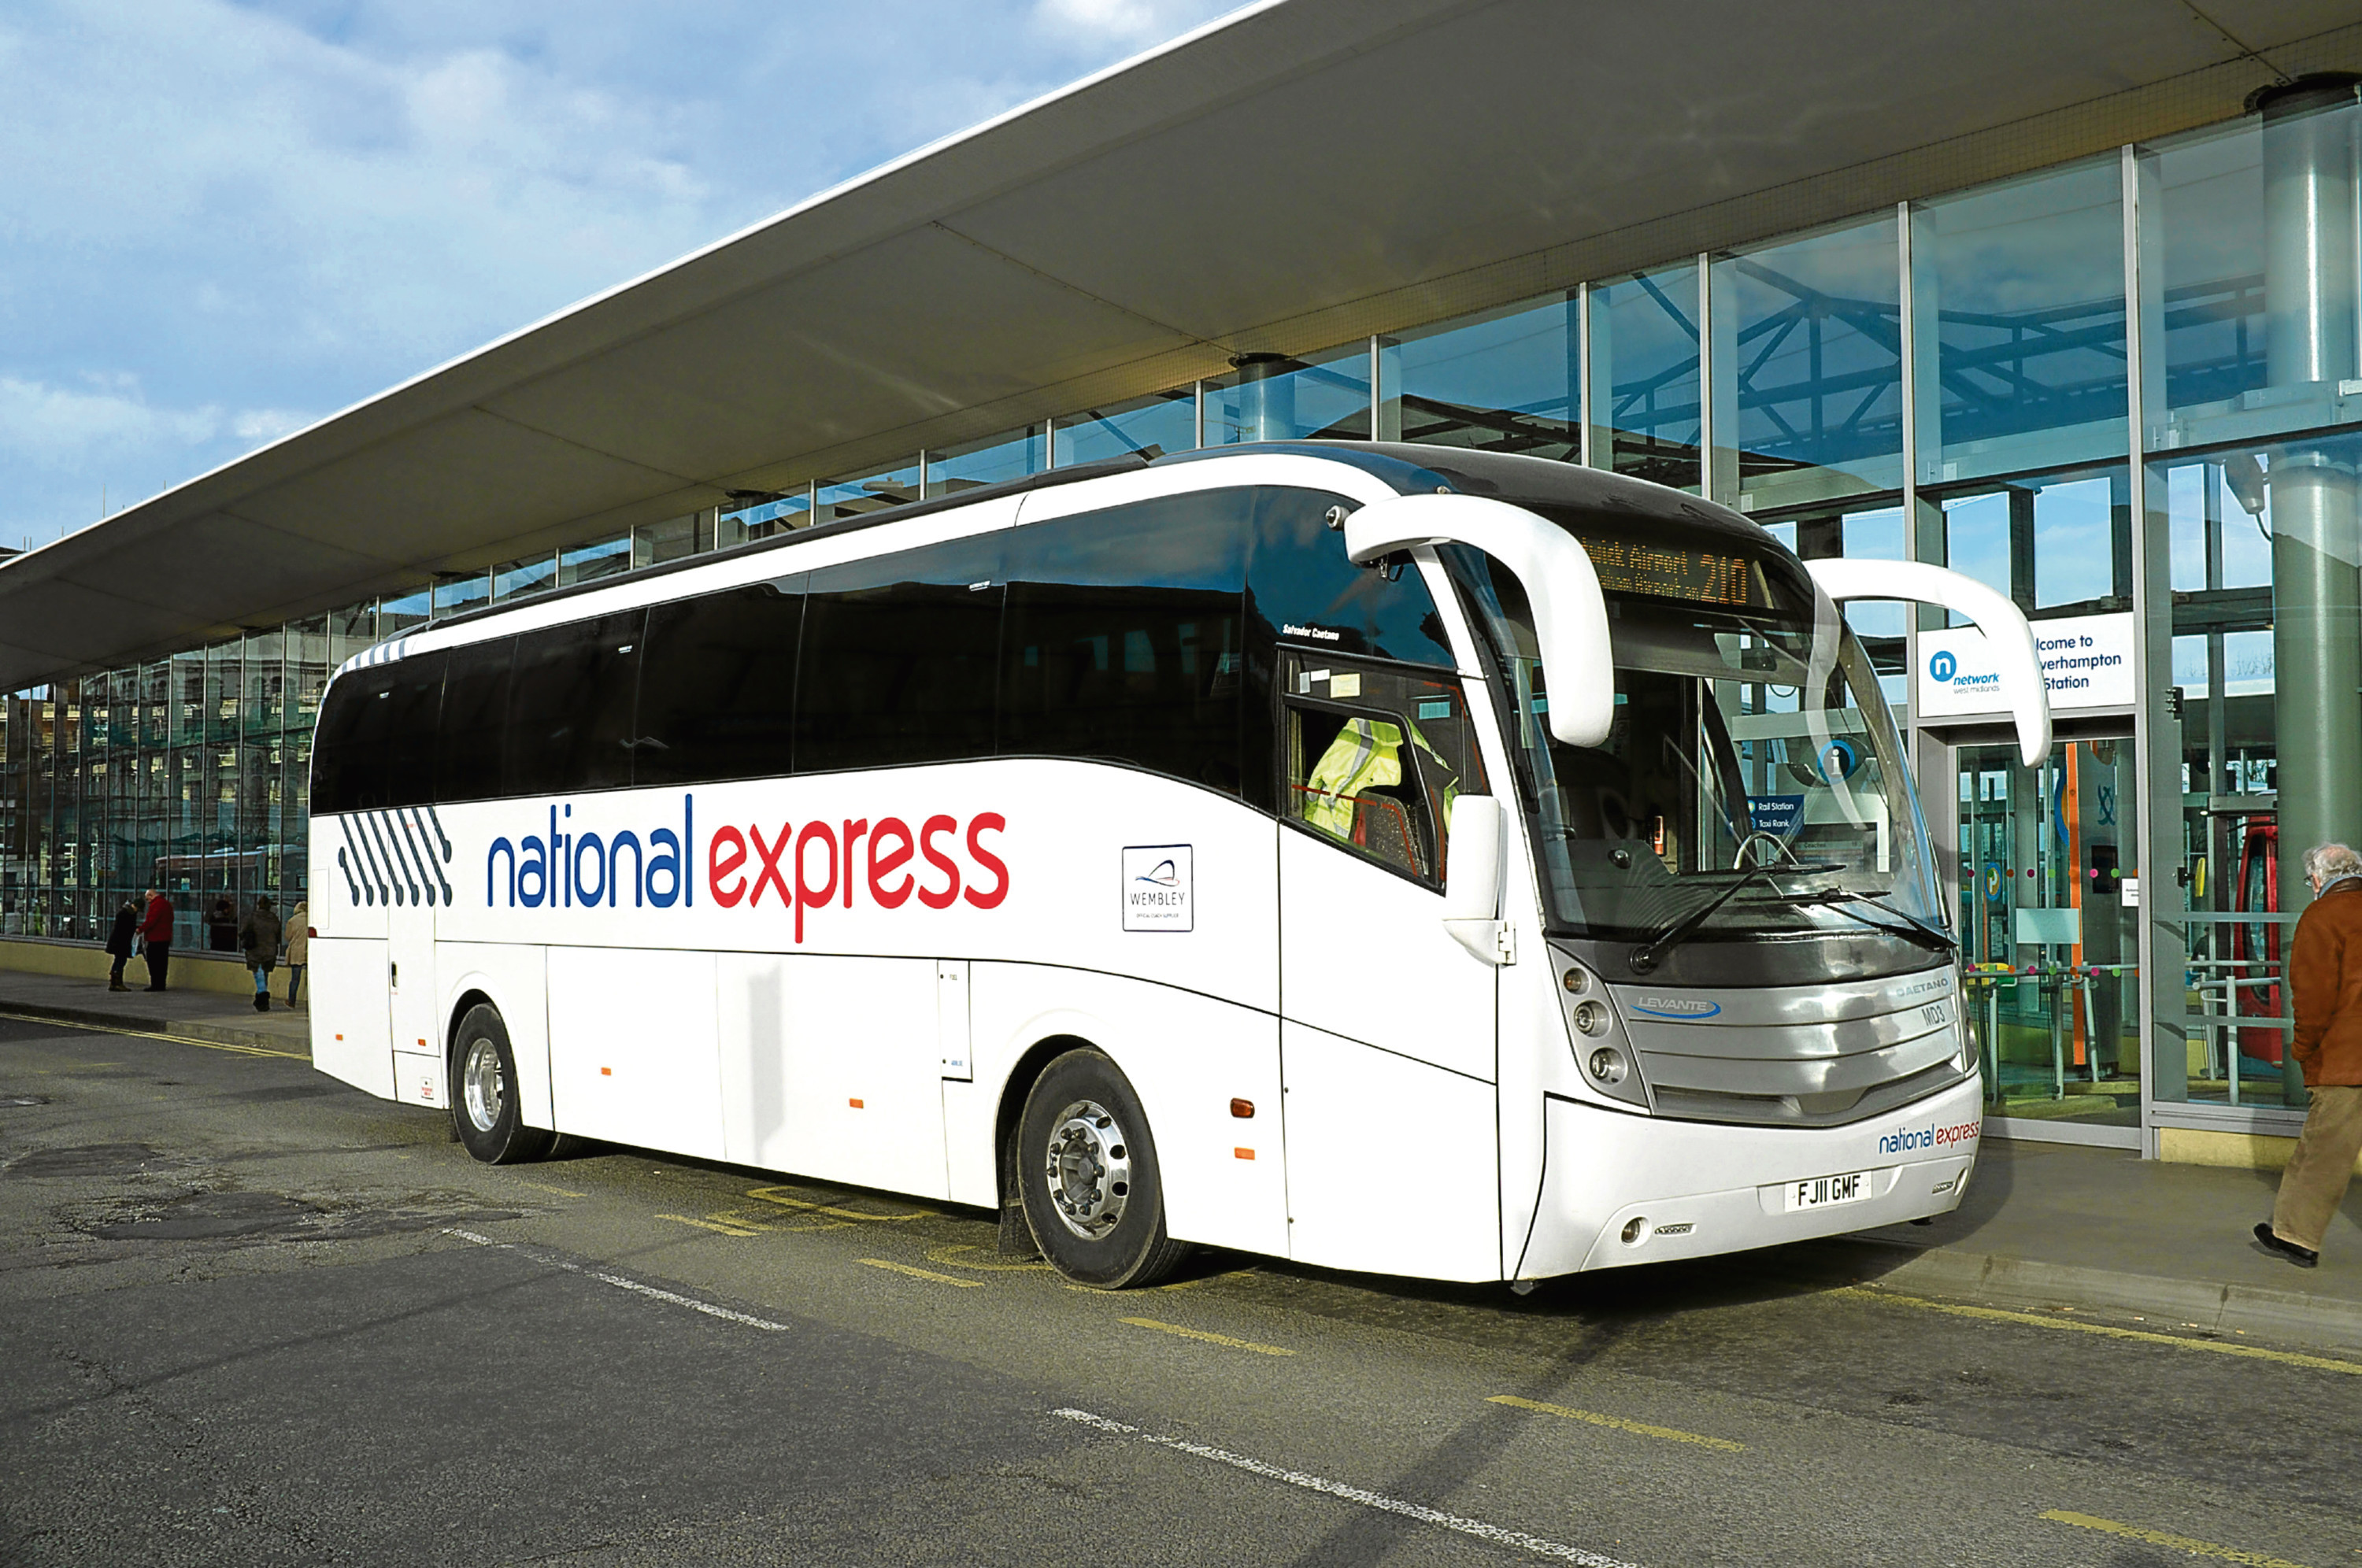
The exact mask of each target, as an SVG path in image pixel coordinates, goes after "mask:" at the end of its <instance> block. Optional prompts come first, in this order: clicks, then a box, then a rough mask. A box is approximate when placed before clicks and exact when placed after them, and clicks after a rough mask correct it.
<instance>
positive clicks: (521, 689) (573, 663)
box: [501, 610, 646, 795]
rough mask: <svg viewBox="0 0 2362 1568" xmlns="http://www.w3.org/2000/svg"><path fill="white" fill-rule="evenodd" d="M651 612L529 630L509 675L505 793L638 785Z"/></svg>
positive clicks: (503, 774) (503, 775)
mask: <svg viewBox="0 0 2362 1568" xmlns="http://www.w3.org/2000/svg"><path fill="white" fill-rule="evenodd" d="M645 621H646V614H645V613H643V612H641V611H638V610H626V611H623V612H620V613H616V614H613V615H602V616H600V617H599V618H598V619H596V620H591V621H576V622H573V623H571V624H567V625H563V626H550V627H546V628H545V629H543V630H541V631H538V632H525V633H522V634H520V635H519V636H518V637H517V640H516V659H515V664H514V666H513V670H512V673H511V675H510V677H509V718H508V734H507V737H506V745H505V746H504V747H503V751H504V755H505V758H506V760H505V761H504V763H503V765H502V769H501V779H502V784H501V792H502V794H506V795H554V794H559V793H562V792H564V791H567V790H603V789H613V788H616V787H618V786H622V785H627V784H629V783H631V781H632V746H631V744H630V743H631V741H632V740H633V739H634V738H635V737H634V736H633V734H632V703H633V701H634V700H635V698H636V696H637V695H638V689H639V673H640V661H639V645H640V640H641V634H642V630H643V623H644V622H645Z"/></svg>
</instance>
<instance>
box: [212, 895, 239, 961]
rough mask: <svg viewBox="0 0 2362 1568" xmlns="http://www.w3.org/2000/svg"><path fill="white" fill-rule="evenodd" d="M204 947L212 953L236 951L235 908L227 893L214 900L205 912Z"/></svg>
mask: <svg viewBox="0 0 2362 1568" xmlns="http://www.w3.org/2000/svg"><path fill="white" fill-rule="evenodd" d="M205 947H206V949H207V950H208V951H210V952H214V953H235V952H237V905H236V904H234V903H232V902H231V901H230V897H229V895H228V894H227V893H224V894H223V895H222V896H221V897H220V898H218V899H215V900H214V907H213V908H211V909H209V910H207V911H205Z"/></svg>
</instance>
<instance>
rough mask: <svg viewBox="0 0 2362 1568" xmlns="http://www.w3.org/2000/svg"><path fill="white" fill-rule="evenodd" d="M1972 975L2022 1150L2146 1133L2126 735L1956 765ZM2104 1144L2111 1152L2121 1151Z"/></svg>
mask: <svg viewBox="0 0 2362 1568" xmlns="http://www.w3.org/2000/svg"><path fill="white" fill-rule="evenodd" d="M1953 756H1954V760H1955V764H1956V772H1957V780H1958V794H1957V797H1956V804H1957V809H1958V812H1959V815H1958V818H1957V832H1958V835H1959V839H1958V846H1959V874H1958V878H1957V882H1958V886H1957V888H1956V890H1955V891H1956V896H1957V897H1958V899H1959V904H1958V909H1959V934H1960V944H1961V945H1960V965H1961V968H1962V971H1963V977H1964V980H1965V990H1966V999H1967V1003H1968V1007H1967V1011H1968V1014H1969V1027H1970V1035H1971V1037H1972V1038H1973V1039H1974V1040H1975V1042H1976V1044H1977V1049H1978V1052H1979V1055H1980V1056H1981V1059H1982V1061H1983V1064H1984V1088H1985V1114H1986V1115H1988V1116H1997V1117H2004V1118H2007V1119H2009V1120H2011V1121H2014V1122H2022V1123H2024V1124H2025V1125H2020V1126H2013V1127H2011V1128H2010V1129H2009V1130H2008V1131H2009V1132H2010V1133H2011V1135H2012V1136H2019V1137H2041V1136H2042V1135H2043V1134H2044V1132H2045V1131H2046V1129H2048V1130H2055V1131H2056V1133H2057V1135H2058V1136H2060V1137H2062V1138H2070V1139H2075V1140H2076V1141H2091V1140H2090V1139H2089V1138H2088V1136H2087V1134H2085V1133H2082V1132H2077V1131H2070V1129H2076V1130H2090V1129H2102V1128H2107V1129H2123V1130H2125V1133H2126V1134H2127V1135H2128V1138H2130V1137H2136V1136H2137V1133H2138V1129H2139V1127H2140V1102H2141V1085H2140V1074H2141V1051H2140V1020H2141V1017H2142V1013H2141V999H2140V972H2139V966H2138V962H2137V959H2138V954H2139V947H2138V938H2137V934H2136V933H2137V930H2138V922H2139V920H2140V907H2139V904H2140V880H2139V869H2138V862H2137V858H2136V857H2137V856H2138V854H2139V848H2138V846H2139V842H2140V840H2139V834H2138V832H2137V824H2136V823H2135V821H2134V801H2135V793H2134V777H2135V770H2136V759H2135V755H2134V749H2133V744H2132V739H2131V737H2130V736H2129V735H2125V736H2112V737H2104V738H2087V739H2080V740H2072V741H2061V742H2060V743H2058V745H2056V746H2054V747H2052V748H2051V752H2050V755H2049V756H2047V757H2046V758H2045V759H2044V760H2043V763H2042V765H2041V766H2040V767H2033V768H2028V767H2023V766H2021V765H2020V764H2019V762H2018V760H2017V753H2016V749H2015V748H2014V746H2008V745H1970V746H1961V747H1959V748H1958V749H1957V750H1956V751H1955V752H1954V753H1953ZM2106 1141H2110V1142H2114V1139H2113V1138H2111V1139H2108V1140H2106Z"/></svg>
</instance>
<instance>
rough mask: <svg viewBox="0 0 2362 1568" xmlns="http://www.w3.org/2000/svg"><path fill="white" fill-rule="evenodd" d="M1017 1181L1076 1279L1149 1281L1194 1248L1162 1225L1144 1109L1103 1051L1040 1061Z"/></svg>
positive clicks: (1037, 1229) (1033, 1216)
mask: <svg viewBox="0 0 2362 1568" xmlns="http://www.w3.org/2000/svg"><path fill="white" fill-rule="evenodd" d="M1017 1180H1018V1193H1019V1198H1020V1201H1021V1203H1022V1204H1023V1206H1024V1209H1025V1224H1026V1228H1027V1229H1028V1230H1030V1231H1032V1233H1033V1244H1034V1245H1035V1246H1037V1247H1039V1248H1040V1249H1041V1250H1042V1255H1043V1257H1045V1258H1047V1259H1049V1261H1050V1263H1051V1265H1052V1266H1053V1267H1054V1268H1056V1269H1057V1271H1058V1272H1059V1273H1060V1274H1063V1275H1065V1276H1066V1277H1067V1278H1068V1279H1071V1280H1073V1281H1074V1282H1075V1283H1076V1284H1077V1285H1087V1286H1093V1287H1095V1288H1097V1289H1100V1290H1121V1289H1123V1288H1124V1287H1125V1286H1142V1285H1153V1284H1155V1283H1156V1282H1157V1281H1158V1280H1160V1279H1162V1278H1164V1276H1165V1275H1168V1274H1170V1273H1172V1272H1173V1268H1174V1265H1175V1264H1178V1263H1179V1262H1180V1261H1181V1260H1182V1259H1183V1258H1184V1257H1186V1256H1187V1255H1188V1252H1189V1245H1188V1243H1187V1242H1176V1241H1175V1240H1173V1239H1172V1238H1171V1237H1170V1236H1168V1235H1166V1234H1165V1233H1164V1180H1163V1178H1162V1176H1161V1175H1160V1173H1159V1171H1158V1168H1157V1164H1156V1143H1155V1140H1154V1139H1153V1138H1152V1137H1151V1136H1150V1135H1149V1131H1148V1113H1147V1112H1146V1111H1145V1110H1142V1107H1141V1103H1140V1097H1139V1096H1138V1095H1137V1094H1135V1093H1133V1092H1132V1088H1131V1082H1130V1080H1128V1079H1127V1078H1125V1077H1124V1076H1123V1073H1122V1071H1121V1069H1120V1068H1119V1067H1117V1066H1116V1065H1115V1063H1114V1062H1113V1061H1111V1060H1109V1057H1108V1056H1107V1055H1106V1054H1105V1053H1104V1052H1100V1051H1094V1050H1090V1049H1088V1048H1085V1049H1082V1050H1076V1051H1069V1052H1067V1053H1066V1054H1065V1055H1063V1056H1060V1057H1058V1058H1057V1059H1056V1060H1055V1061H1053V1062H1052V1063H1051V1064H1050V1065H1049V1066H1047V1067H1045V1068H1044V1069H1043V1072H1042V1076H1041V1077H1038V1078H1036V1079H1034V1080H1033V1088H1032V1090H1031V1091H1030V1092H1029V1093H1028V1094H1027V1095H1026V1097H1025V1110H1024V1113H1023V1114H1022V1115H1021V1116H1020V1117H1019V1119H1018V1123H1017Z"/></svg>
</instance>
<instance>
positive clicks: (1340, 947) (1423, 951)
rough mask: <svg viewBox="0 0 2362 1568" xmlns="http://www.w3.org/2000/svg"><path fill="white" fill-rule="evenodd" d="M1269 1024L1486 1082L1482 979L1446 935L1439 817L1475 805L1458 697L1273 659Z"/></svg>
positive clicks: (1477, 783)
mask: <svg viewBox="0 0 2362 1568" xmlns="http://www.w3.org/2000/svg"><path fill="white" fill-rule="evenodd" d="M1280 673H1281V675H1282V677H1283V679H1284V681H1285V683H1286V684H1285V690H1284V694H1283V696H1282V697H1281V699H1280V709H1281V712H1280V737H1279V745H1280V760H1281V767H1283V768H1284V769H1285V770H1286V776H1285V778H1284V779H1283V781H1282V801H1281V807H1280V810H1281V814H1282V816H1283V817H1284V818H1285V819H1286V822H1287V823H1288V824H1289V827H1288V829H1287V830H1286V831H1283V832H1282V833H1281V834H1280V844H1279V885H1280V977H1279V986H1280V1012H1281V1015H1282V1016H1283V1017H1284V1018H1286V1019H1287V1020H1288V1021H1291V1022H1296V1023H1308V1024H1310V1025H1312V1026H1313V1027H1314V1028H1316V1029H1319V1030H1323V1031H1326V1032H1329V1033H1330V1034H1334V1035H1340V1036H1342V1037H1343V1038H1345V1039H1347V1040H1357V1041H1360V1042H1361V1043H1363V1044H1366V1045H1374V1046H1377V1047H1378V1048H1380V1049H1381V1050H1385V1051H1389V1052H1392V1053H1394V1054H1395V1055H1400V1056H1407V1057H1410V1058H1411V1059H1412V1060H1414V1061H1421V1062H1429V1063H1432V1064H1434V1065H1435V1066H1440V1067H1446V1068H1449V1069H1450V1070H1451V1071H1453V1072H1455V1073H1462V1074H1464V1075H1466V1076H1468V1077H1472V1078H1478V1079H1483V1080H1485V1081H1486V1082H1490V1081H1492V1079H1493V1077H1494V1025H1495V1021H1494V985H1493V980H1494V971H1493V966H1491V965H1489V964H1487V963H1485V961H1484V960H1483V959H1481V958H1477V957H1475V956H1473V955H1471V954H1470V953H1469V951H1468V950H1467V949H1466V948H1464V947H1462V945H1461V944H1459V943H1458V942H1457V941H1455V940H1454V939H1453V938H1452V937H1451V934H1450V933H1448V932H1447V931H1446V930H1445V928H1444V924H1443V873H1444V870H1445V866H1446V861H1447V859H1448V856H1449V851H1450V846H1449V845H1448V844H1447V843H1446V842H1445V827H1446V824H1447V823H1448V822H1449V819H1450V813H1451V801H1454V800H1456V799H1458V798H1459V797H1460V796H1461V795H1462V794H1483V793H1485V768H1484V763H1483V762H1482V761H1481V760H1480V759H1479V756H1478V755H1477V750H1476V741H1475V734H1474V730H1473V726H1472V725H1471V724H1470V723H1469V719H1468V713H1467V705H1466V700H1465V697H1464V695H1463V693H1462V690H1461V688H1460V683H1459V682H1458V681H1457V680H1456V679H1453V678H1452V677H1451V676H1449V675H1446V674H1444V673H1442V672H1440V671H1434V672H1426V671H1413V670H1408V669H1406V668H1403V667H1401V666H1388V665H1375V664H1373V665H1367V666H1362V665H1356V664H1354V663H1352V661H1349V660H1343V659H1337V658H1332V657H1327V656H1323V655H1319V654H1309V653H1299V652H1297V651H1296V650H1294V649H1283V650H1282V652H1281V656H1280Z"/></svg>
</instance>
